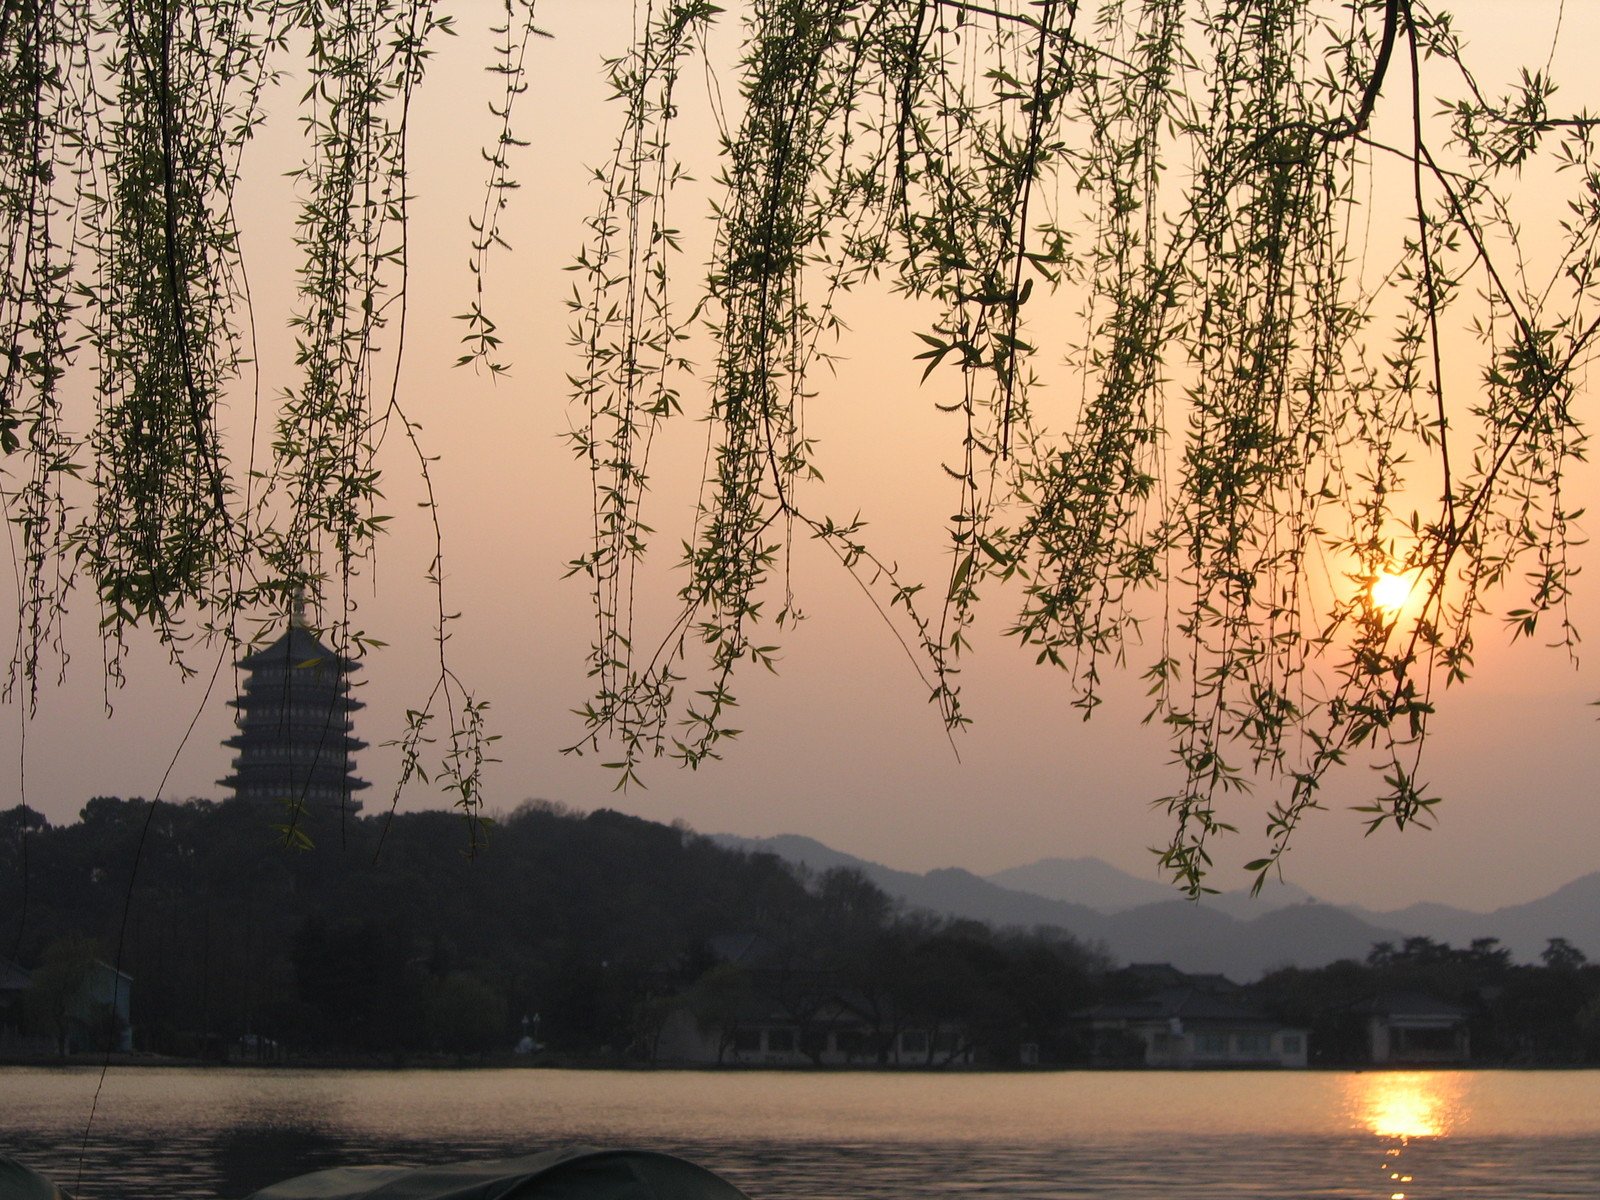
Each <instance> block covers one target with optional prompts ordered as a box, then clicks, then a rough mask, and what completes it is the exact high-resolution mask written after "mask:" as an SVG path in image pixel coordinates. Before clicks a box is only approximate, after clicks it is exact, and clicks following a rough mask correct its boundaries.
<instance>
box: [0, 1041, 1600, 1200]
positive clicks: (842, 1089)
mask: <svg viewBox="0 0 1600 1200" xmlns="http://www.w3.org/2000/svg"><path fill="white" fill-rule="evenodd" d="M98 1082H99V1073H98V1072H97V1071H92V1070H85V1069H73V1068H65V1069H56V1070H52V1069H29V1068H5V1069H0V1146H4V1148H5V1149H6V1150H7V1151H8V1152H10V1153H12V1154H14V1155H16V1156H17V1157H18V1158H20V1159H21V1160H22V1161H24V1162H26V1163H28V1164H29V1165H31V1166H34V1167H35V1168H37V1169H39V1170H41V1171H43V1172H45V1173H46V1174H47V1175H49V1176H51V1177H52V1178H54V1179H55V1180H56V1181H57V1182H60V1183H62V1184H64V1185H66V1186H67V1187H69V1188H73V1189H74V1190H76V1191H77V1192H78V1193H79V1194H80V1195H81V1196H82V1197H84V1198H85V1200H98V1198H102V1197H104V1198H112V1197H115V1198H118V1200H156V1198H157V1197H161V1198H163V1200H166V1198H168V1197H174V1198H176V1197H207V1198H216V1197H222V1198H232V1197H239V1196H244V1195H246V1194H248V1193H249V1192H251V1191H253V1190H255V1189H256V1188H259V1187H262V1186H265V1185H266V1184H268V1183H271V1182H275V1181H276V1180H279V1179H283V1178H286V1177H288V1176H291V1175H297V1174H301V1173H303V1172H306V1171H313V1170H317V1169H320V1168H322V1167H327V1166H335V1165H340V1164H346V1163H363V1162H397V1163H424V1162H440V1161H448V1160H450V1159H456V1158H468V1157H483V1156H495V1155H504V1154H516V1153H525V1152H531V1151H533V1150H539V1149H545V1148H548V1147H552V1146H564V1145H572V1144H577V1143H584V1144H591V1145H607V1146H612V1145H627V1146H641V1147H647V1148H651V1149H658V1150H667V1151H671V1152H674V1153H677V1154H681V1155H684V1156H685V1157H687V1158H691V1159H693V1160H695V1161H696V1162H699V1163H702V1164H704V1165H705V1166H708V1167H710V1168H711V1169H712V1170H714V1171H717V1172H718V1173H719V1174H722V1175H724V1176H726V1177H727V1178H728V1179H730V1180H732V1181H733V1182H734V1183H736V1184H738V1185H739V1186H740V1187H742V1188H744V1189H745V1190H746V1191H747V1192H749V1193H750V1194H751V1195H752V1196H753V1197H756V1198H757V1200H779V1198H787V1197H794V1198H799V1197H807V1198H811V1200H827V1198H830V1197H841V1198H842V1197H908V1198H909V1197H977V1196H1016V1197H1030V1198H1032V1197H1041V1198H1042V1197H1049V1198H1052V1200H1054V1198H1064V1197H1097V1198H1102V1200H1157V1198H1159V1200H1172V1198H1174V1197H1182V1198H1184V1200H1210V1198H1212V1197H1219V1198H1220V1197H1240V1198H1249V1197H1275V1198H1277V1197H1281V1198H1284V1200H1289V1198H1294V1200H1318V1198H1329V1200H1332V1198H1360V1200H1392V1198H1393V1197H1395V1196H1397V1195H1403V1196H1404V1197H1405V1200H1430V1198H1434V1200H1474V1198H1484V1197H1494V1198H1497V1200H1551V1198H1555V1197H1580V1196H1581V1197H1595V1196H1600V1072H1593V1071H1575V1072H1536V1071H1529V1072H1430V1073H1396V1072H1367V1073H1323V1072H1274V1073H1254V1072H1236V1073H1171V1074H1169V1073H1158V1072H1156V1073H1146V1072H1137V1073H1126V1074H1102V1073H1088V1072H1068V1073H1039V1074H995V1075H988V1074H938V1075H928V1074H920V1073H906V1074H878V1073H837V1074H833V1073H826V1074H824V1073H819V1074H810V1073H798V1072H795V1073H778V1072H772V1073H767V1072H728V1073H719V1072H673V1071H654V1072H637V1073H634V1072H620V1071H608V1072H583V1071H545V1070H507V1071H437V1072H428V1071H394V1072H377V1071H344V1072H332V1071H293V1070H221V1069H217V1070H193V1071H191V1070H178V1069H154V1068H144V1069H121V1070H113V1071H112V1072H111V1073H110V1074H109V1075H108V1076H107V1078H106V1080H105V1084H104V1088H103V1090H102V1091H101V1094H100V1097H99V1101H98V1106H97V1108H96V1115H95V1118H94V1121H93V1124H92V1127H91V1128H90V1129H89V1133H88V1137H87V1140H86V1141H85V1139H84V1128H85V1124H86V1121H87V1118H88V1114H89V1111H90V1105H91V1103H93V1101H94V1094H95V1089H96V1085H97V1084H98Z"/></svg>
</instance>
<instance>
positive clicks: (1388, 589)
mask: <svg viewBox="0 0 1600 1200" xmlns="http://www.w3.org/2000/svg"><path fill="white" fill-rule="evenodd" d="M1371 596H1372V607H1374V608H1376V609H1377V610H1378V611H1379V612H1381V613H1383V614H1384V615H1385V616H1388V617H1392V616H1394V615H1395V614H1396V613H1398V612H1399V611H1400V610H1401V609H1402V608H1404V607H1405V603H1406V601H1407V600H1408V599H1410V597H1411V580H1409V579H1407V578H1406V577H1405V576H1404V575H1392V574H1390V573H1389V572H1388V571H1384V572H1383V573H1382V574H1380V575H1379V576H1378V577H1377V578H1376V579H1374V580H1373V581H1372V591H1371Z"/></svg>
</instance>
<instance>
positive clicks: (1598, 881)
mask: <svg viewBox="0 0 1600 1200" xmlns="http://www.w3.org/2000/svg"><path fill="white" fill-rule="evenodd" d="M715 840H716V841H718V842H720V843H721V844H723V845H726V846H732V847H736V848H738V849H741V850H747V851H752V852H760V853H768V854H774V855H776V856H777V857H779V858H781V859H784V860H785V861H788V862H791V863H796V864H800V865H802V866H805V867H807V868H809V869H810V870H813V871H826V870H829V869H831V868H834V867H852V868H854V869H856V870H859V871H861V872H862V873H863V874H864V875H866V876H867V877H868V878H869V879H871V880H872V881H873V882H874V883H876V884H877V885H878V886H879V887H881V888H882V889H883V890H884V891H886V892H888V893H889V894H890V895H891V896H894V897H897V898H898V899H900V900H902V901H903V902H904V903H905V904H907V905H909V906H911V907H913V908H921V909H926V910H928V911H930V912H936V913H943V914H948V915H951V916H958V917H970V918H973V919H976V920H980V921H987V922H989V923H990V924H993V925H1002V926H1003V925H1018V926H1023V927H1032V926H1035V925H1054V926H1058V927H1059V928H1062V929H1065V930H1067V931H1069V932H1070V933H1072V934H1073V935H1074V936H1076V937H1078V938H1080V939H1082V940H1084V941H1091V942H1099V943H1101V944H1103V945H1104V946H1105V948H1106V949H1107V950H1108V951H1109V952H1110V953H1111V954H1112V955H1113V957H1115V958H1117V959H1119V960H1122V961H1125V962H1170V963H1172V965H1173V966H1175V967H1177V968H1178V969H1179V970H1182V971H1190V972H1211V971H1216V972H1221V973H1222V974H1225V975H1228V976H1230V977H1231V978H1234V979H1237V980H1239V981H1241V982H1244V981H1248V980H1251V979H1254V978H1256V977H1258V976H1260V975H1261V974H1263V973H1264V972H1266V971H1270V970H1274V969H1276V968H1278V967H1283V966H1299V967H1320V966H1324V965H1326V964H1327V963H1330V962H1333V961H1335V960H1337V959H1341V958H1353V959H1357V960H1361V959H1365V958H1366V956H1367V953H1368V951H1370V950H1371V948H1372V946H1373V943H1375V942H1395V943H1398V942H1401V941H1403V940H1404V939H1406V938H1407V937H1430V938H1433V939H1434V940H1436V941H1442V942H1448V943H1450V944H1451V945H1455V946H1465V945H1467V944H1468V943H1470V942H1471V941H1472V940H1473V939H1474V938H1481V937H1493V938H1499V939H1500V941H1501V942H1502V943H1503V944H1504V945H1505V946H1507V947H1509V948H1510V950H1511V952H1512V957H1513V958H1515V959H1516V960H1517V961H1519V962H1531V961H1536V960H1537V958H1538V955H1539V952H1540V951H1541V950H1542V949H1543V948H1544V946H1545V944H1546V942H1547V941H1548V940H1549V939H1550V938H1552V937H1564V938H1566V939H1567V940H1568V941H1569V942H1571V943H1572V944H1573V945H1574V946H1576V947H1578V948H1579V949H1580V950H1582V951H1583V952H1584V953H1585V954H1587V955H1589V956H1590V957H1591V958H1600V871H1597V872H1595V873H1594V874H1591V875H1585V876H1583V877H1582V878H1580V879H1575V880H1573V881H1572V882H1571V883H1569V884H1566V885H1565V886H1564V887H1561V888H1558V889H1556V890H1555V891H1554V892H1552V893H1551V894H1550V895H1548V896H1545V897H1543V898H1541V899H1539V900H1534V901H1531V902H1529V903H1527V904H1518V905H1511V906H1508V907H1505V908H1500V909H1496V910H1495V911H1494V912H1489V913H1475V912H1469V911H1467V910H1465V909H1459V908H1452V907H1450V906H1449V905H1444V904H1416V905H1412V906H1410V907H1409V908H1403V909H1400V910H1398V911H1395V912H1374V911H1372V910H1370V909H1364V908H1360V907H1357V906H1347V905H1335V904H1325V903H1322V902H1321V901H1318V900H1317V899H1316V898H1315V897H1313V896H1311V895H1310V893H1308V892H1306V891H1305V890H1304V889H1302V888H1298V887H1295V886H1293V885H1277V886H1273V887H1271V888H1269V889H1268V890H1267V891H1265V892H1263V894H1262V895H1261V896H1260V897H1257V898H1254V899H1252V898H1251V897H1250V895H1249V893H1248V892H1247V891H1239V892H1229V893H1225V894H1222V895H1217V896H1208V897H1206V898H1205V899H1204V900H1203V901H1201V902H1199V903H1193V902H1190V901H1188V900H1185V899H1183V898H1181V897H1178V896H1176V895H1175V894H1174V893H1173V891H1172V890H1171V889H1170V888H1168V887H1167V886H1166V885H1164V884H1162V883H1159V882H1157V881H1155V880H1143V879H1139V878H1137V877H1135V876H1133V875H1129V874H1128V873H1127V872H1125V871H1121V870H1118V869H1117V868H1116V867H1113V866H1111V865H1110V864H1109V863H1106V862H1103V861H1102V860H1100V859H1096V858H1075V859H1067V858H1046V859H1040V860H1039V861H1037V862H1034V863H1028V864H1025V865H1023V866H1019V867H1011V868H1008V869H1007V870H1004V871H998V872H996V873H995V874H993V875H991V876H988V877H987V878H985V877H982V876H979V875H974V874H973V873H972V872H970V871H965V870H962V869H961V868H959V867H941V868H939V869H936V870H932V871H928V872H926V873H925V874H921V875H918V874H916V873H915V872H911V871H899V870H896V869H894V868H893V867H886V866H884V865H883V864H882V863H875V862H871V861H869V860H867V859H862V858H857V857H855V856H854V855H851V854H846V853H844V852H842V851H839V850H835V849H833V848H832V847H830V846H825V845H823V844H822V843H821V842H819V841H816V840H815V839H814V838H808V837H803V836H800V835H798V834H781V835H779V836H777V837H770V838H743V837H737V836H735V835H732V834H718V835H716V836H715Z"/></svg>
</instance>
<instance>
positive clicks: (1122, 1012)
mask: <svg viewBox="0 0 1600 1200" xmlns="http://www.w3.org/2000/svg"><path fill="white" fill-rule="evenodd" d="M1077 1015H1078V1017H1079V1018H1080V1019H1081V1020H1087V1021H1174V1020H1177V1021H1184V1022H1193V1023H1197V1024H1214V1025H1224V1024H1225V1025H1259V1026H1262V1027H1267V1026H1270V1027H1272V1028H1274V1029H1276V1028H1278V1027H1279V1026H1280V1025H1281V1024H1282V1022H1280V1021H1274V1020H1273V1019H1272V1018H1271V1017H1269V1016H1268V1015H1267V1014H1266V1013H1265V1012H1263V1011H1262V1010H1261V1009H1259V1008H1256V1007H1255V1006H1254V1005H1251V1004H1247V1003H1244V1002H1242V1001H1239V1000H1236V999H1233V998H1231V997H1228V996H1222V995H1218V994H1217V993H1215V992H1211V991H1207V990H1205V989H1203V988H1193V987H1181V988H1164V989H1162V990H1161V991H1159V992H1156V993H1154V994H1153V995H1150V996H1146V997H1144V998H1143V999H1141V1000H1132V1001H1126V1002H1124V1003H1121V1004H1100V1005H1096V1006H1095V1007H1094V1008H1088V1009H1084V1010H1083V1011H1082V1012H1080V1013H1078V1014H1077Z"/></svg>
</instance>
